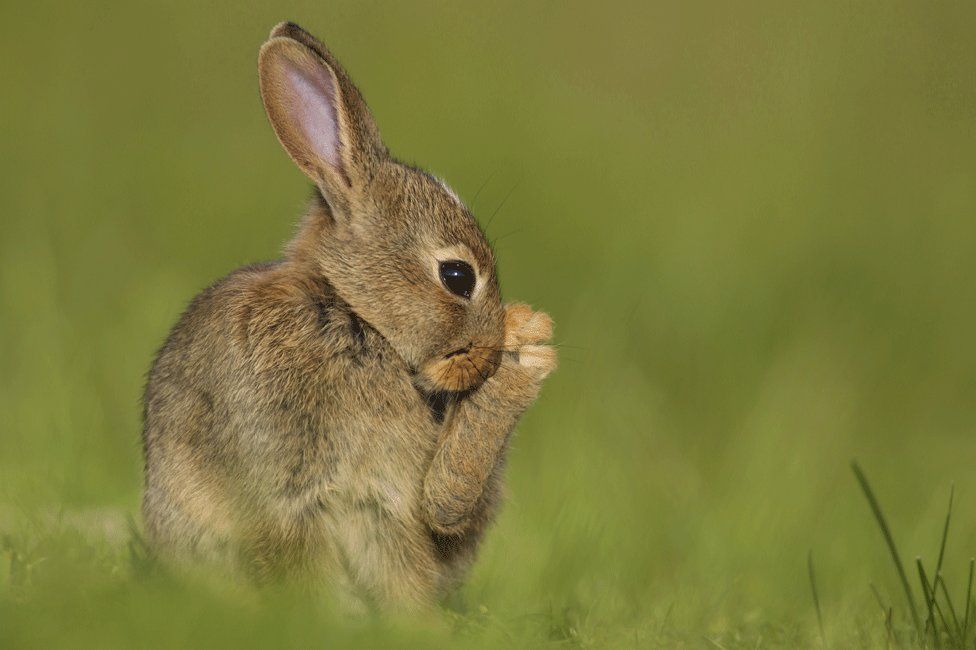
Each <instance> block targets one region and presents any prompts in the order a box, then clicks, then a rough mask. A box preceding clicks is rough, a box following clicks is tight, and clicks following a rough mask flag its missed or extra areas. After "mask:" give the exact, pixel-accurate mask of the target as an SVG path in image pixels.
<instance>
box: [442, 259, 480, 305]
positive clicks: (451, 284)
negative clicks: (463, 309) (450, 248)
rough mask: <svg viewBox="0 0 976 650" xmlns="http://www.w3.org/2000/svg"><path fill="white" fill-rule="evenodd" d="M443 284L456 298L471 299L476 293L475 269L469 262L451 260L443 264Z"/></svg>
mask: <svg viewBox="0 0 976 650" xmlns="http://www.w3.org/2000/svg"><path fill="white" fill-rule="evenodd" d="M440 272H441V282H443V283H444V286H445V287H447V290H448V291H450V292H451V293H453V294H454V295H455V296H462V297H464V298H470V297H471V292H472V291H474V282H475V277H474V269H473V268H471V265H470V264H468V263H467V262H462V261H460V260H451V261H450V262H441V266H440Z"/></svg>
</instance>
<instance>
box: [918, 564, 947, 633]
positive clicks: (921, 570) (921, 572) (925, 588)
mask: <svg viewBox="0 0 976 650" xmlns="http://www.w3.org/2000/svg"><path fill="white" fill-rule="evenodd" d="M915 565H916V566H917V567H918V580H919V582H921V583H922V593H923V595H924V596H925V604H926V605H927V606H928V610H929V617H928V618H927V619H926V621H925V630H926V633H927V631H928V624H929V621H931V622H932V639H933V641H934V643H935V647H936V650H939V649H940V648H942V642H941V640H940V638H939V630H938V628H936V627H935V612H934V610H933V607H932V605H933V603H934V602H935V598H933V597H932V595H931V594H930V593H929V579H928V576H926V575H925V567H924V566H922V558H920V557H917V558H915Z"/></svg>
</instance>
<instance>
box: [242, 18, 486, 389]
mask: <svg viewBox="0 0 976 650" xmlns="http://www.w3.org/2000/svg"><path fill="white" fill-rule="evenodd" d="M259 70H260V81H261V97H262V99H263V101H264V106H265V110H266V111H267V113H268V118H269V120H270V121H271V125H272V127H273V128H274V130H275V133H276V134H277V136H278V139H279V140H280V141H281V144H282V145H283V146H284V148H285V150H286V151H287V152H288V154H289V155H290V156H291V158H292V160H294V162H295V163H296V164H297V165H298V167H299V168H300V169H301V170H302V171H303V172H304V173H305V174H306V175H307V176H308V177H309V178H311V179H312V181H314V183H315V184H316V186H317V187H318V189H319V192H320V194H321V197H322V202H321V206H320V208H321V209H319V210H313V213H312V214H311V216H310V218H309V220H307V221H306V223H305V225H304V227H303V229H302V231H301V232H300V233H299V235H298V237H297V238H296V240H295V241H294V242H292V246H291V249H290V254H291V255H292V256H300V257H302V258H304V259H306V260H308V261H309V262H310V263H311V265H312V268H313V269H314V270H315V272H319V273H321V274H322V275H324V276H325V277H326V278H328V281H329V282H330V283H331V284H332V285H333V287H334V288H335V290H336V291H337V292H338V294H339V296H340V297H341V298H342V299H343V300H344V301H346V302H347V303H348V304H349V305H350V306H351V307H352V309H353V310H354V311H355V312H356V313H357V314H358V315H359V316H360V317H361V318H362V319H363V320H365V321H366V322H368V323H369V324H370V325H371V326H372V327H373V328H374V329H376V330H377V331H378V332H379V333H380V334H382V335H383V336H384V338H386V339H387V340H388V341H389V342H390V344H391V345H392V346H393V348H394V349H395V350H396V351H397V353H398V354H400V355H401V356H402V357H403V359H404V360H405V361H406V362H407V363H408V364H409V365H410V366H411V367H413V368H414V369H415V370H416V377H417V379H418V382H419V384H420V385H421V386H422V387H423V388H425V389H426V390H430V391H464V390H468V389H471V388H473V387H476V386H477V385H479V384H480V383H481V382H482V381H484V379H486V378H487V377H488V376H490V375H491V374H492V373H493V372H494V371H495V369H496V368H497V364H498V361H499V358H500V354H501V353H500V349H501V345H502V342H503V338H504V310H503V308H502V304H501V296H500V293H499V288H498V281H497V278H496V275H495V260H494V256H493V254H492V251H491V248H490V246H489V245H488V242H487V241H486V240H485V237H484V235H483V234H482V232H481V229H480V228H479V227H478V224H477V223H476V222H475V220H474V218H473V217H472V216H471V214H470V212H468V210H467V209H466V208H465V206H464V205H463V204H462V203H461V201H460V200H459V199H458V198H457V196H456V195H455V194H454V193H453V192H452V191H451V190H450V189H449V188H448V187H447V186H445V185H444V184H443V183H442V182H440V181H439V180H437V179H436V178H434V177H432V176H431V175H429V174H427V173H426V172H424V171H421V170H418V169H415V168H413V167H410V166H407V165H404V164H402V163H400V162H398V161H396V160H394V159H393V158H391V157H390V155H389V153H388V152H387V149H386V147H385V146H384V144H383V142H382V140H380V136H379V131H378V130H377V128H376V125H375V123H374V122H373V117H372V115H370V112H369V109H368V108H367V106H366V103H365V102H364V101H363V98H362V95H360V93H359V90H358V89H357V88H356V87H355V86H354V85H353V84H352V82H351V81H350V80H349V77H348V76H347V75H346V73H345V71H344V70H343V69H342V68H341V66H339V64H338V62H337V61H336V59H335V58H334V57H333V56H332V54H331V53H330V52H329V51H328V50H327V49H326V48H325V47H324V46H323V45H322V43H320V42H319V41H317V40H316V39H315V38H313V37H312V36H311V35H309V34H308V33H307V32H305V31H303V30H302V29H301V28H299V27H298V26H297V25H294V24H292V23H282V24H280V25H278V26H277V27H275V28H274V30H272V32H271V36H270V38H269V40H268V41H267V42H266V43H265V44H264V46H263V47H262V48H261V55H260V59H259Z"/></svg>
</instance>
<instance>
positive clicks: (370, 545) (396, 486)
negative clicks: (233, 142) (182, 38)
mask: <svg viewBox="0 0 976 650" xmlns="http://www.w3.org/2000/svg"><path fill="white" fill-rule="evenodd" d="M259 71H260V84H261V97H262V99H263V101H264V106H265V109H266V110H267V113H268V117H269V119H270V121H271V125H272V127H273V128H274V130H275V133H276V134H277V136H278V139H279V140H280V141H281V144H282V145H283V146H284V148H285V150H286V151H287V152H288V154H289V155H290V156H291V158H292V159H293V160H294V161H295V163H296V164H297V165H298V167H299V168H300V169H301V170H302V171H303V172H305V174H307V175H308V176H309V178H311V179H312V181H314V183H315V185H316V187H317V190H318V191H317V192H316V196H315V198H314V199H313V200H312V201H311V203H310V205H309V208H308V210H307V213H306V215H305V217H304V219H303V221H302V224H301V226H300V228H299V230H298V233H297V235H296V236H295V238H294V239H293V240H292V241H291V242H290V243H289V244H288V246H287V248H286V252H285V256H284V259H281V260H279V261H275V262H268V263H263V264H255V265H252V266H248V267H244V268H242V269H239V270H237V271H234V272H233V273H231V274H230V275H229V276H227V277H226V278H224V279H222V280H220V281H219V282H217V283H216V284H215V285H213V286H212V287H210V288H209V289H207V290H205V291H204V292H203V293H201V294H200V295H199V296H197V297H196V298H195V299H194V300H193V302H192V303H191V304H190V306H189V308H188V309H187V310H186V312H185V313H184V314H183V316H182V317H181V318H180V320H179V322H178V323H177V324H176V326H175V327H174V328H173V331H172V332H171V333H170V335H169V337H168V339H167V340H166V343H165V344H164V345H163V347H162V349H161V350H160V352H159V354H158V356H157V358H156V361H155V363H154V365H153V368H152V370H151V372H150V375H149V383H148V386H147V388H146V395H145V428H144V433H143V442H144V446H145V457H146V486H145V497H144V501H143V514H144V517H145V522H146V532H147V535H148V539H149V541H150V543H151V545H152V547H153V548H154V549H155V551H156V553H157V554H158V555H159V556H160V557H161V558H163V559H164V560H169V561H171V562H176V563H178V564H182V563H185V562H187V561H194V560H196V561H205V562H214V561H216V562H221V561H227V562H230V563H231V564H232V565H233V566H235V567H238V568H242V569H244V570H245V571H246V572H247V573H248V574H250V575H251V576H253V577H254V578H255V579H257V580H258V581H259V582H267V581H269V580H272V579H277V578H280V577H289V578H298V579H301V580H304V581H307V582H308V583H310V584H312V585H316V586H321V587H329V588H338V591H339V592H340V593H345V594H352V595H354V596H355V598H356V602H361V603H369V604H376V605H379V606H381V607H392V608H401V607H416V606H423V605H425V604H429V603H432V602H434V601H435V600H436V599H437V598H438V597H439V596H441V595H443V594H444V593H445V591H446V590H448V589H450V588H451V587H452V586H454V585H456V584H457V583H458V581H459V580H460V579H461V578H462V577H463V574H464V573H465V571H466V569H467V568H468V566H469V565H470V563H471V562H472V560H473V558H474V554H475V551H476V549H477V547H478V545H479V542H480V540H481V538H482V536H483V534H484V532H485V529H486V527H487V526H488V524H489V523H490V522H491V520H492V518H493V517H494V515H495V512H496V510H497V508H498V505H499V501H500V499H501V493H502V471H503V465H504V461H505V454H506V449H507V445H508V440H509V437H510V436H511V433H512V429H513V428H514V426H515V423H516V421H517V420H518V418H519V416H520V415H521V414H522V412H523V411H524V410H525V409H526V408H527V407H528V406H529V405H530V404H531V403H532V401H533V400H534V399H535V397H536V394H537V393H538V392H539V388H540V386H541V384H542V381H543V379H544V378H545V377H546V375H548V374H549V373H550V372H551V371H552V370H553V368H554V367H555V363H556V355H555V351H554V350H553V348H552V347H550V346H548V345H546V344H545V343H546V341H547V340H548V339H549V338H550V336H551V332H552V322H551V320H550V319H549V317H548V316H547V315H545V314H543V313H540V312H534V311H532V310H531V309H530V308H529V307H527V306H526V305H521V304H515V305H503V304H502V303H501V299H500V294H499V288H498V281H497V279H496V275H495V260H494V257H493V255H492V251H491V248H490V247H489V245H488V243H487V242H486V240H485V237H484V235H483V234H482V232H481V230H480V229H479V227H478V225H477V223H476V222H475V220H474V218H473V217H472V216H471V214H470V212H468V210H467V209H466V208H465V207H464V205H463V204H462V203H461V202H460V200H459V199H458V198H457V196H456V195H455V194H454V193H453V192H452V191H451V190H450V189H448V188H447V187H446V186H445V185H444V184H443V183H441V182H440V181H438V180H437V179H436V178H434V177H432V176H430V175H429V174H427V173H425V172H423V171H421V170H418V169H415V168H413V167H410V166H408V165H405V164H403V163H400V162H398V161H397V160H395V159H393V158H392V157H391V156H390V154H389V153H388V151H387V149H386V147H385V146H384V145H383V142H382V141H381V140H380V137H379V133H378V131H377V128H376V125H375V124H374V123H373V118H372V116H371V115H370V112H369V109H368V108H367V107H366V103H365V102H364V101H363V98H362V96H361V95H360V93H359V91H358V90H357V89H356V87H355V86H354V85H353V84H352V82H351V81H350V80H349V77H348V76H347V75H346V73H345V71H343V69H342V68H341V67H340V66H339V64H338V62H337V61H336V59H335V58H334V57H333V56H332V54H331V53H330V52H329V51H328V50H327V49H326V48H325V47H324V46H323V45H322V43H320V42H319V41H317V40H316V39H315V38H313V37H312V36H310V35H309V34H308V33H306V32H305V31H303V30H302V29H301V28H299V27H298V26H296V25H294V24H292V23H282V24H280V25H278V26H277V27H275V28H274V30H272V32H271V36H270V37H269V40H268V41H267V42H266V43H265V44H264V46H263V47H262V48H261V54H260V59H259Z"/></svg>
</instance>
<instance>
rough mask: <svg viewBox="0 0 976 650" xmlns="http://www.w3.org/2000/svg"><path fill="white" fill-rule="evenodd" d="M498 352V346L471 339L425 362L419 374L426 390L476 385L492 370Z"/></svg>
mask: <svg viewBox="0 0 976 650" xmlns="http://www.w3.org/2000/svg"><path fill="white" fill-rule="evenodd" d="M501 356H502V350H501V348H500V347H497V346H491V345H483V344H480V343H479V342H476V341H471V342H470V343H468V344H467V345H466V346H464V347H462V348H458V349H456V350H452V351H451V352H448V353H447V354H445V355H444V356H442V357H438V358H436V359H433V360H431V361H429V362H427V363H425V364H424V365H423V367H422V368H421V369H420V373H419V374H420V378H421V380H422V382H423V384H424V385H425V386H424V387H425V388H426V389H428V390H432V391H449V392H454V393H459V392H463V391H468V390H472V389H474V388H477V387H478V386H480V385H481V384H483V383H484V382H485V381H487V380H488V378H489V377H491V376H492V375H493V374H495V371H496V370H497V369H498V364H499V363H500V362H501Z"/></svg>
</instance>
